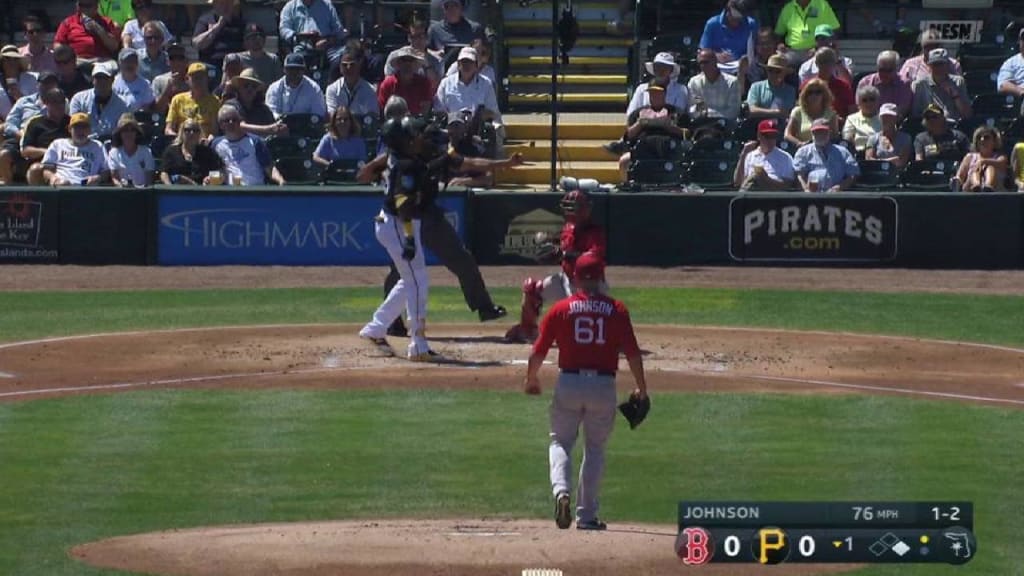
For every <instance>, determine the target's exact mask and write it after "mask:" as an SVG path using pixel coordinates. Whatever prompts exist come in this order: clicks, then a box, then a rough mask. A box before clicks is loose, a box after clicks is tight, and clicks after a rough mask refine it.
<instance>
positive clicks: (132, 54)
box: [117, 48, 139, 62]
mask: <svg viewBox="0 0 1024 576" xmlns="http://www.w3.org/2000/svg"><path fill="white" fill-rule="evenodd" d="M129 58H135V59H136V60H138V59H139V54H138V52H136V51H135V50H133V49H131V48H122V49H121V51H120V52H118V53H117V61H118V62H124V61H125V60H128V59H129Z"/></svg>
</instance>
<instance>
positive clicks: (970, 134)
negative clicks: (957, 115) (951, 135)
mask: <svg viewBox="0 0 1024 576" xmlns="http://www.w3.org/2000/svg"><path fill="white" fill-rule="evenodd" d="M1012 123H1013V118H1009V119H1004V120H1003V124H1004V125H1005V126H1007V127H1008V126H1009V125H1010V124H1012ZM1000 124H1001V123H1000V119H999V118H996V117H994V116H984V115H981V114H975V115H974V116H971V117H970V118H968V119H967V120H961V121H959V122H957V123H956V129H957V130H959V131H961V132H963V133H964V134H966V135H967V139H968V140H971V139H973V138H974V131H975V130H977V129H978V128H980V127H982V126H991V127H992V128H999V130H1000V131H1002V127H1001V126H1000Z"/></svg>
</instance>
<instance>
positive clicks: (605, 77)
mask: <svg viewBox="0 0 1024 576" xmlns="http://www.w3.org/2000/svg"><path fill="white" fill-rule="evenodd" d="M508 82H509V84H551V74H530V75H525V74H512V75H510V76H509V77H508ZM558 82H559V83H560V84H622V87H623V89H625V87H626V82H627V80H626V76H624V75H620V74H559V75H558Z"/></svg>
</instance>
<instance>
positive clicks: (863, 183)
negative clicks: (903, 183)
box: [854, 160, 900, 192]
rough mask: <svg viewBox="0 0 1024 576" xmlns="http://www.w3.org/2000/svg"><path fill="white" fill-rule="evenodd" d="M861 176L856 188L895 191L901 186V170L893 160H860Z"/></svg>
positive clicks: (873, 190) (872, 190)
mask: <svg viewBox="0 0 1024 576" xmlns="http://www.w3.org/2000/svg"><path fill="white" fill-rule="evenodd" d="M859 164H860V177H858V178H857V184H856V186H855V187H854V190H864V191H868V192H881V191H890V190H891V191H895V190H896V189H898V188H899V184H900V172H899V169H898V168H896V166H895V165H894V164H893V163H892V162H888V161H885V160H862V161H860V163H859Z"/></svg>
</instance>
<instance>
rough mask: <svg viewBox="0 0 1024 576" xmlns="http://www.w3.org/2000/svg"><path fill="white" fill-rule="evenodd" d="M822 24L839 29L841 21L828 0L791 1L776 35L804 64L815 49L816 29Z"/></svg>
mask: <svg viewBox="0 0 1024 576" xmlns="http://www.w3.org/2000/svg"><path fill="white" fill-rule="evenodd" d="M822 24H827V25H829V26H830V27H831V28H832V30H833V31H835V30H837V29H839V19H837V18H836V13H835V12H834V11H833V10H832V6H831V5H829V3H828V0H789V2H788V3H787V4H786V5H785V6H783V7H782V13H781V14H779V20H778V22H776V24H775V35H776V36H778V37H779V38H782V41H783V42H785V44H786V46H788V47H789V48H790V49H791V50H794V51H795V52H796V54H795V56H797V57H798V60H799V61H800V62H802V61H804V60H806V59H807V58H808V57H809V55H810V53H809V50H811V49H813V48H814V29H815V28H817V27H818V26H821V25H822ZM794 63H796V62H794Z"/></svg>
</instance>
